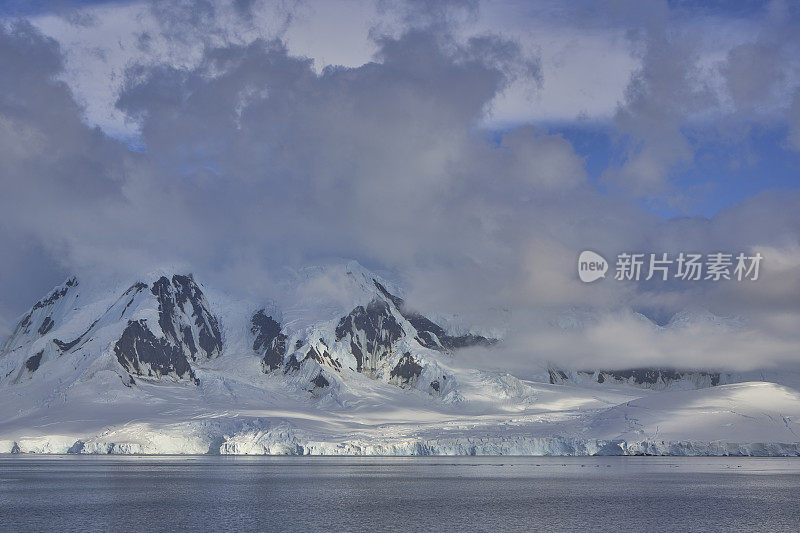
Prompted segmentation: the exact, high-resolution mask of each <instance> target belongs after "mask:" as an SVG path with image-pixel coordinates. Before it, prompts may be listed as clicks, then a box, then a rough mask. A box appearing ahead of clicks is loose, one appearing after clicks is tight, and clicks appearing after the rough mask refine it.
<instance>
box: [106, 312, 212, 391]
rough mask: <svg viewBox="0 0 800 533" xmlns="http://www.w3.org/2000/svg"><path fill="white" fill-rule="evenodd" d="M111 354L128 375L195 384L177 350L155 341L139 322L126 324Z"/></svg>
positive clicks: (162, 340)
mask: <svg viewBox="0 0 800 533" xmlns="http://www.w3.org/2000/svg"><path fill="white" fill-rule="evenodd" d="M114 353H115V354H116V356H117V361H119V363H120V364H121V365H122V366H123V368H125V370H127V371H128V372H129V373H130V374H135V375H138V376H144V377H152V378H159V377H162V376H167V375H174V376H177V377H178V378H185V379H191V380H192V381H195V382H197V380H196V378H195V376H194V372H193V371H192V368H191V367H190V366H189V361H188V359H187V357H186V355H185V354H184V353H183V351H182V350H181V348H180V347H179V346H176V345H173V344H171V343H169V342H168V341H167V340H166V339H163V338H157V337H156V336H155V335H153V333H152V332H151V331H150V330H149V329H148V328H147V325H146V324H145V321H143V320H140V321H136V322H134V321H130V322H128V326H127V327H126V328H125V331H123V333H122V336H121V337H120V339H119V340H118V341H117V342H116V344H115V345H114Z"/></svg>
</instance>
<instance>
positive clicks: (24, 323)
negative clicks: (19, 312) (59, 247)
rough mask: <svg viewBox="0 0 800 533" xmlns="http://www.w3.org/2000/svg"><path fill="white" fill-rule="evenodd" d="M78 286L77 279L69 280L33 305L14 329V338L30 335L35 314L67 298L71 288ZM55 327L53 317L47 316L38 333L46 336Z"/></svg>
mask: <svg viewBox="0 0 800 533" xmlns="http://www.w3.org/2000/svg"><path fill="white" fill-rule="evenodd" d="M77 286H78V280H77V278H75V277H72V278H70V279H68V280H67V281H66V282H65V283H64V285H63V286H62V287H59V288H58V289H56V290H54V291H53V292H52V293H50V295H48V296H47V297H46V298H42V299H41V300H39V301H38V302H36V303H35V304H33V307H32V308H31V310H30V311H29V312H28V314H26V315H25V316H24V317H22V320H20V321H19V323H18V324H17V327H15V328H14V332H13V334H12V337H13V336H16V335H18V334H27V333H29V332H30V330H31V326H33V322H34V320H33V314H34V313H35V312H36V311H37V310H39V309H44V308H45V307H48V306H50V305H53V304H54V303H56V302H57V301H58V300H60V299H61V298H63V297H64V296H66V295H67V293H68V292H69V290H70V289H71V288H73V287H77ZM53 325H54V322H53V319H52V317H50V316H47V317H45V319H44V320H43V321H42V323H41V324H40V325H39V328H38V329H37V333H39V335H44V334H45V333H47V332H48V331H50V330H51V329H52V328H53Z"/></svg>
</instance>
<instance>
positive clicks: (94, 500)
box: [0, 456, 800, 532]
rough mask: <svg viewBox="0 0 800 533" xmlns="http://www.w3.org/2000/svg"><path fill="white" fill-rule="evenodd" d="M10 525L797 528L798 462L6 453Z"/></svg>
mask: <svg viewBox="0 0 800 533" xmlns="http://www.w3.org/2000/svg"><path fill="white" fill-rule="evenodd" d="M0 529H2V530H3V531H24V530H36V531H44V530H58V531H64V530H73V531H84V530H87V531H112V530H114V531H131V530H133V531H175V530H197V529H205V530H225V531H319V530H330V531H369V532H372V531H414V532H419V531H492V532H499V531H531V530H542V531H554V530H555V531H561V530H563V531H597V530H624V531H714V530H736V531H798V530H800V460H798V459H730V458H727V459H726V458H657V457H614V458H517V457H503V458H475V457H469V458H466V457H465V458H449V457H448V458H442V457H436V458H363V459H362V458H328V457H317V458H292V457H259V458H247V457H107V456H103V457H75V456H68V457H62V456H0Z"/></svg>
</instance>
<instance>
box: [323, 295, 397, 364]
mask: <svg viewBox="0 0 800 533" xmlns="http://www.w3.org/2000/svg"><path fill="white" fill-rule="evenodd" d="M403 335H404V333H403V329H402V328H401V327H400V324H398V323H397V320H395V317H394V315H393V314H392V313H391V311H390V309H389V304H387V303H386V302H385V301H383V300H379V299H377V298H376V299H374V300H372V301H371V302H370V303H369V304H367V307H366V308H365V307H364V306H361V305H360V306H358V307H356V308H355V309H353V310H352V311H351V312H350V314H349V315H347V316H346V317H343V318H342V319H341V320H339V325H338V326H336V340H337V341H342V340H344V339H347V340H349V343H350V349H351V352H352V354H353V355H354V356H355V358H356V365H357V368H356V370H357V371H358V372H364V371H365V370H369V371H371V372H374V371H375V369H376V367H377V363H378V362H379V361H381V360H383V359H385V358H386V357H388V356H389V355H391V353H392V349H393V345H394V343H395V342H396V341H397V340H398V339H400V337H402V336H403Z"/></svg>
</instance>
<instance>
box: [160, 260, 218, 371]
mask: <svg viewBox="0 0 800 533" xmlns="http://www.w3.org/2000/svg"><path fill="white" fill-rule="evenodd" d="M150 291H151V292H152V293H153V295H155V296H156V298H157V299H158V324H159V326H161V331H163V332H164V335H165V337H166V338H167V340H168V341H170V342H171V343H172V344H174V345H176V346H181V347H182V348H183V349H184V350H185V351H187V352H188V353H189V356H190V357H191V358H192V360H193V361H195V360H197V357H198V356H202V357H205V358H206V359H212V358H214V357H218V356H219V355H220V354H221V353H222V335H221V333H220V330H219V324H218V323H217V319H216V318H215V317H214V316H213V315H212V314H211V313H210V312H209V311H208V307H209V306H208V303H207V302H206V299H205V297H204V296H203V293H202V291H201V290H200V287H198V286H197V284H196V283H195V282H194V279H193V278H192V277H191V276H180V275H174V276H172V281H171V282H170V280H169V279H167V278H166V277H165V276H162V277H161V278H159V279H158V281H156V282H155V283H153V286H152V288H151V289H150ZM178 309H180V311H181V312H182V313H183V314H186V315H189V316H191V318H192V319H193V323H194V324H193V326H194V330H196V332H197V342H195V338H194V335H193V331H192V330H193V328H192V327H191V325H188V324H181V321H180V318H179V316H178Z"/></svg>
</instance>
